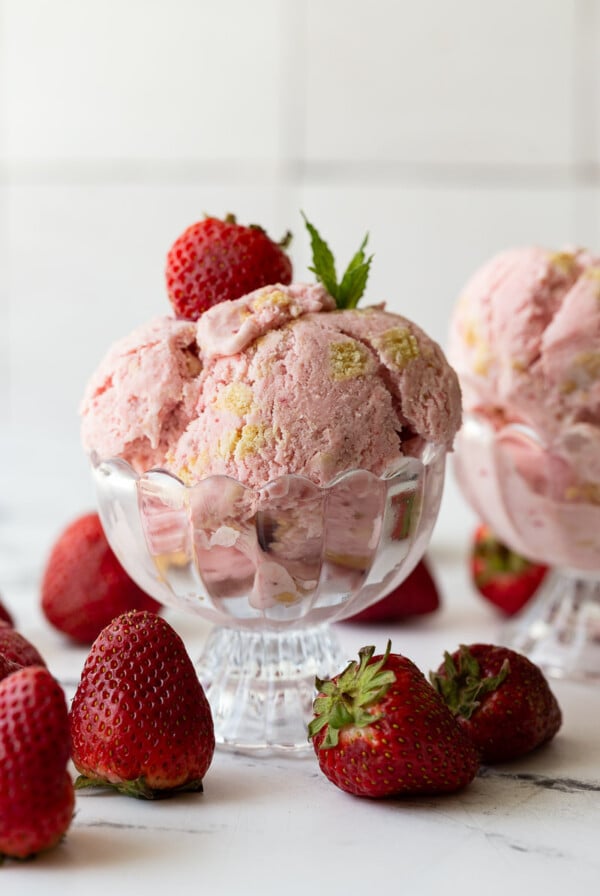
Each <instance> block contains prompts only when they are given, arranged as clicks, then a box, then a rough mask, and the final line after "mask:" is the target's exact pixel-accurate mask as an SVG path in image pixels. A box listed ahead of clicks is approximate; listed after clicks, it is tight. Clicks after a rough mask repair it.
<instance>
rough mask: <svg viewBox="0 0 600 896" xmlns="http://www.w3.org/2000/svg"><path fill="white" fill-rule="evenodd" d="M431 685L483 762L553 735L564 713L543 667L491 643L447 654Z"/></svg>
mask: <svg viewBox="0 0 600 896" xmlns="http://www.w3.org/2000/svg"><path fill="white" fill-rule="evenodd" d="M430 679H431V682H432V684H433V686H434V687H435V688H436V690H437V691H438V693H439V694H440V695H441V697H442V698H443V700H444V702H445V703H446V704H447V706H448V707H449V709H450V710H451V712H452V713H453V714H454V716H455V718H456V720H457V722H458V723H459V725H460V726H461V728H462V729H463V731H464V732H465V734H467V735H468V737H469V738H470V739H471V740H472V742H473V744H474V745H475V746H476V747H477V749H478V750H479V753H480V756H481V761H482V762H485V763H493V762H503V761H506V760H509V759H516V758H517V757H519V756H523V755H524V754H526V753H529V752H531V750H534V749H536V748H537V747H539V746H541V745H542V744H544V743H546V742H547V741H549V740H551V739H552V738H553V737H554V735H555V734H556V732H557V731H558V730H559V728H560V726H561V722H562V714H561V710H560V707H559V705H558V703H557V700H556V697H555V696H554V694H553V693H552V691H551V690H550V687H549V685H548V682H547V681H546V678H545V677H544V675H543V673H542V671H541V670H540V669H539V668H538V667H537V666H536V665H535V664H534V663H532V662H531V661H530V660H528V659H527V657H525V656H523V655H522V654H520V653H517V652H516V651H514V650H510V649H509V648H507V647H497V646H495V645H493V644H472V645H470V646H465V645H462V646H461V647H460V648H459V649H458V650H457V651H455V652H454V653H453V654H449V653H446V654H445V655H444V662H443V663H442V665H441V666H440V667H439V669H438V670H437V672H432V673H431V674H430Z"/></svg>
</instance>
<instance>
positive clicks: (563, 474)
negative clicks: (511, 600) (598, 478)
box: [454, 416, 600, 680]
mask: <svg viewBox="0 0 600 896" xmlns="http://www.w3.org/2000/svg"><path fill="white" fill-rule="evenodd" d="M592 438H593V433H592V432H591V431H590V430H588V428H587V426H586V425H585V424H583V425H579V426H574V427H573V430H572V432H571V433H570V434H569V435H568V437H566V438H565V437H563V443H562V447H563V448H565V447H566V449H567V450H566V451H565V450H557V449H554V448H552V447H551V446H548V445H545V444H544V443H543V442H542V440H541V439H540V438H539V436H538V435H537V434H536V433H535V432H534V431H533V430H531V429H530V428H528V427H526V426H523V425H519V424H514V423H513V424H505V425H498V426H496V427H495V426H493V425H491V424H490V423H489V422H487V421H486V420H484V419H481V418H478V417H475V416H470V417H467V418H466V419H465V421H464V423H463V426H462V429H461V430H460V432H459V434H458V436H457V439H456V442H455V449H456V451H455V456H454V472H455V474H456V477H457V480H458V482H459V485H460V487H461V489H462V491H463V493H464V495H465V497H466V498H467V500H468V501H469V503H470V504H471V506H472V507H473V509H474V510H475V512H476V513H477V514H478V515H479V516H480V518H481V519H482V520H483V521H485V522H486V523H487V524H488V525H489V526H490V527H491V528H492V529H493V530H494V532H495V533H496V535H497V536H498V538H500V539H501V540H502V541H503V542H505V543H506V544H507V545H508V546H509V547H511V548H512V549H513V550H515V551H517V552H519V553H520V554H522V555H523V556H525V557H528V558H529V559H531V560H535V561H538V562H542V563H545V564H548V565H549V566H551V567H552V571H551V572H550V573H549V574H548V575H547V576H546V577H545V579H544V581H543V582H542V585H541V586H540V588H539V590H538V592H537V593H536V595H535V597H534V598H533V599H532V601H531V602H530V603H528V604H527V605H526V606H525V607H524V609H523V610H521V612H520V613H518V614H517V615H516V616H515V617H513V618H512V619H511V620H510V622H509V623H508V624H507V626H506V627H505V629H504V631H503V632H502V635H501V637H502V640H503V641H504V643H505V644H506V645H507V646H510V647H513V648H514V649H515V650H518V651H520V652H521V653H525V654H526V655H528V656H529V657H530V659H532V660H533V661H534V662H535V663H537V664H538V665H539V666H541V667H542V668H543V669H544V670H545V671H546V673H547V674H548V675H551V676H553V677H556V678H568V679H573V680H599V679H600V485H598V484H594V482H592V481H590V479H593V476H592V475H588V477H587V478H586V472H587V473H588V474H591V473H592V471H591V470H586V465H585V464H576V463H574V462H573V457H577V456H580V457H585V456H586V453H589V452H587V449H588V448H589V447H590V446H591V443H592V442H591V440H592ZM586 440H587V441H586ZM588 442H589V445H588Z"/></svg>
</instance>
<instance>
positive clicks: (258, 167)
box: [0, 0, 600, 544]
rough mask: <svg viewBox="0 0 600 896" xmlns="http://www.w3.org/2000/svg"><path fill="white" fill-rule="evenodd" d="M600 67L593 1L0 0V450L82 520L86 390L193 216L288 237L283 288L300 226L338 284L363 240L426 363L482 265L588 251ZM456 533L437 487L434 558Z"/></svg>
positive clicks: (597, 206)
mask: <svg viewBox="0 0 600 896" xmlns="http://www.w3.org/2000/svg"><path fill="white" fill-rule="evenodd" d="M598 59H600V0H502V2H500V0H488V2H486V3H482V2H481V0H453V2H452V3H442V2H439V0H421V2H419V3H414V2H411V0H371V2H370V3H369V4H368V8H367V6H366V5H365V3H364V0H253V2H252V3H247V2H245V0H221V2H220V3H218V4H217V3H214V2H212V0H102V2H101V0H0V303H1V304H0V418H1V421H2V428H1V429H0V435H2V433H3V432H5V431H7V428H10V430H11V431H12V432H14V433H16V436H15V438H14V439H13V440H12V441H11V442H10V444H19V445H25V446H27V448H26V450H28V451H29V452H30V458H29V461H30V464H31V467H32V469H33V468H34V467H35V465H36V463H37V461H38V455H39V453H40V452H42V453H43V452H44V450H45V449H44V446H45V445H46V446H47V445H52V446H53V448H52V457H53V463H54V465H55V467H56V468H60V469H62V472H63V473H64V475H68V471H69V470H71V469H74V468H77V469H78V471H79V472H78V474H77V476H76V477H75V480H74V481H73V482H72V483H71V487H72V489H74V491H73V492H71V493H70V494H69V501H68V507H69V508H72V507H74V506H76V505H77V501H78V500H79V499H80V500H81V502H82V503H83V502H84V501H87V500H88V498H89V496H88V494H87V492H86V490H85V488H84V487H83V486H82V483H83V482H84V481H85V476H84V475H83V474H82V466H83V464H82V462H81V454H80V450H79V445H78V432H77V431H78V421H77V413H76V410H77V403H78V401H79V397H80V394H81V391H82V388H83V385H84V382H85V379H86V378H87V376H88V374H89V372H90V370H91V369H92V367H93V366H94V365H95V363H96V362H97V361H98V359H99V358H100V356H101V354H103V352H104V350H105V349H106V348H107V346H108V344H109V342H111V341H112V340H113V339H114V338H115V337H116V336H118V335H120V334H121V333H123V332H125V331H127V330H129V329H130V328H132V327H133V326H134V325H135V324H136V323H138V322H139V321H141V320H143V319H145V318H147V317H150V316H151V315H153V314H155V313H160V312H161V311H163V310H166V307H167V306H166V302H165V299H164V289H163V279H162V278H163V262H164V256H165V253H166V251H167V249H168V246H169V244H170V243H171V241H172V240H173V239H174V237H175V236H176V235H177V234H178V233H179V232H180V231H181V230H182V229H183V228H184V227H185V226H187V225H188V224H189V223H191V221H192V220H194V219H195V218H197V217H199V216H200V215H201V214H202V213H203V212H204V211H209V212H211V213H215V214H222V213H225V212H227V211H235V212H237V214H238V216H239V217H240V219H241V220H245V221H253V220H254V221H260V222H261V223H262V224H264V225H265V226H266V227H267V228H268V229H269V231H271V232H272V233H273V234H274V235H277V234H280V233H283V232H284V231H285V230H286V229H287V228H288V227H292V229H293V230H294V231H295V241H294V244H293V250H292V253H293V258H294V262H295V267H296V273H297V276H298V277H299V278H302V277H304V276H306V267H307V263H308V252H307V248H308V241H307V238H306V236H305V234H304V231H303V225H302V222H301V218H300V214H299V209H300V208H303V209H304V210H305V211H306V213H307V214H308V215H309V217H310V218H311V219H312V220H313V221H314V222H315V223H317V224H318V226H319V227H320V228H321V229H322V231H323V233H324V235H325V236H326V237H327V239H328V240H329V242H330V244H331V245H332V247H334V248H335V249H336V254H337V255H338V257H339V260H340V264H343V263H344V262H345V260H347V259H348V258H349V256H350V254H351V253H352V252H353V251H354V249H355V248H356V246H357V245H358V243H359V241H360V239H361V238H362V235H363V233H364V232H365V231H366V230H369V232H370V235H371V240H370V245H371V249H372V251H373V252H374V253H375V261H374V267H373V273H372V276H371V280H370V284H369V298H370V299H371V300H372V301H378V300H381V299H386V300H387V301H388V302H389V305H390V307H392V308H393V309H395V310H398V311H403V312H404V313H406V314H408V315H409V316H412V317H414V318H415V319H416V320H418V322H419V323H420V324H421V325H422V326H424V327H425V328H426V329H427V330H429V331H430V332H431V333H432V335H434V336H435V337H436V338H437V339H438V340H439V341H441V342H444V340H445V335H446V330H447V325H448V318H449V315H450V312H451V308H452V304H453V301H454V299H455V297H456V295H457V294H458V292H459V291H460V288H461V286H462V284H463V283H464V281H465V280H466V278H467V276H468V275H469V274H470V272H471V271H472V269H473V268H474V267H475V266H476V265H478V264H479V263H481V262H482V261H483V260H484V259H485V258H486V257H487V256H488V255H490V254H492V253H493V252H495V251H497V250H499V249H501V248H504V247H506V246H507V245H511V244H518V243H525V242H540V243H547V244H549V245H556V246H558V245H561V244H563V243H566V242H577V243H582V244H588V245H590V246H593V247H595V248H596V249H598V250H600V65H599V64H598ZM32 421H34V422H35V437H34V438H33V439H32V438H25V439H23V438H22V434H23V433H28V432H30V431H31V429H32V427H33V426H34V422H32ZM3 444H8V443H3ZM57 446H62V449H60V450H59V449H58V448H57ZM60 458H62V459H63V466H62V468H61V461H60ZM3 467H5V464H4V463H2V464H0V469H2V468H3ZM65 506H66V505H65ZM457 521H458V523H457ZM471 522H472V520H471V516H470V513H469V511H468V509H467V508H466V507H465V505H464V503H463V502H462V500H461V498H460V495H459V494H458V492H457V490H456V487H455V486H454V484H453V481H452V477H451V476H450V477H449V480H448V486H447V492H446V498H445V500H444V506H443V510H442V514H441V518H440V522H439V524H438V527H437V529H436V533H435V536H434V541H437V542H438V544H440V543H442V542H444V541H445V540H454V541H456V540H457V539H460V538H462V537H463V533H465V532H466V531H467V528H468V527H469V526H470V524H471Z"/></svg>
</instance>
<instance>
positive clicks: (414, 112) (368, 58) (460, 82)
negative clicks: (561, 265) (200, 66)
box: [307, 0, 575, 166]
mask: <svg viewBox="0 0 600 896" xmlns="http://www.w3.org/2000/svg"><path fill="white" fill-rule="evenodd" d="M349 6H350V7H353V10H352V9H349ZM574 8H575V4H574V3H572V2H568V0H504V2H489V0H488V2H484V3H482V2H481V0H453V2H452V3H443V2H442V3H440V2H439V0H420V2H419V3H410V4H409V3H398V2H397V0H378V2H377V0H376V2H374V3H371V4H369V7H368V9H369V12H368V14H365V12H364V8H362V7H359V6H358V5H357V4H348V3H347V2H346V0H329V2H325V3H323V2H321V0H309V3H308V10H309V19H308V39H309V47H310V50H311V56H310V59H309V63H308V79H307V90H308V103H307V107H308V116H307V152H308V156H309V158H311V159H333V160H337V159H343V160H351V161H363V160H369V161H374V160H383V159H385V160H388V159H390V160H394V161H410V162H419V163H427V162H433V163H437V164H443V165H447V164H450V163H456V164H460V165H465V164H469V163H478V164H481V165H485V166H488V165H490V164H494V163H516V164H519V163H520V164H532V165H568V164H569V163H570V162H571V161H572V159H573V132H572V126H571V125H572V121H571V114H572V85H573V70H574V64H575V60H574ZM352 11H354V12H355V16H354V17H353V16H352ZM356 13H358V14H356ZM361 13H362V14H361Z"/></svg>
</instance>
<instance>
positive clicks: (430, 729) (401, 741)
mask: <svg viewBox="0 0 600 896" xmlns="http://www.w3.org/2000/svg"><path fill="white" fill-rule="evenodd" d="M390 650H391V645H390V643H389V642H388V645H387V649H386V652H385V653H384V654H383V656H373V652H374V648H373V647H363V648H362V650H360V651H359V658H360V662H359V663H357V662H351V663H350V664H349V665H348V666H347V667H346V669H345V670H344V671H343V672H342V673H341V674H340V675H337V676H335V677H334V678H332V679H331V680H326V681H320V680H319V679H317V682H316V684H317V688H318V689H319V691H320V694H319V696H318V697H317V698H316V700H315V702H314V712H315V716H314V718H313V720H312V721H311V723H310V725H309V736H310V737H311V738H312V739H313V746H314V748H315V752H316V754H317V757H318V760H319V765H320V766H321V769H322V771H323V772H324V773H325V775H326V776H327V777H328V778H329V780H330V781H332V782H333V783H334V784H336V785H337V786H338V787H340V788H341V789H342V790H345V791H347V792H348V793H353V794H355V795H357V796H367V797H384V796H394V795H400V794H419V793H445V792H451V791H455V790H459V789H461V788H462V787H465V786H466V785H467V784H469V783H470V781H472V780H473V778H474V777H475V775H476V773H477V769H478V767H479V759H478V756H477V751H476V750H475V749H474V747H473V745H472V743H471V742H470V740H469V738H468V737H466V736H465V735H464V734H463V732H462V731H461V729H460V726H459V725H458V724H457V723H456V721H455V720H454V719H453V717H452V714H451V713H450V712H449V710H448V709H447V707H446V706H445V705H444V702H443V700H442V699H441V698H440V697H439V695H438V694H436V692H435V690H434V689H433V688H432V687H431V686H430V685H429V683H428V682H427V680H426V678H425V677H424V675H423V674H422V673H421V672H420V671H419V669H417V667H416V666H415V664H414V663H412V662H411V661H410V660H408V659H406V657H403V656H400V655H399V654H394V653H390Z"/></svg>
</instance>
